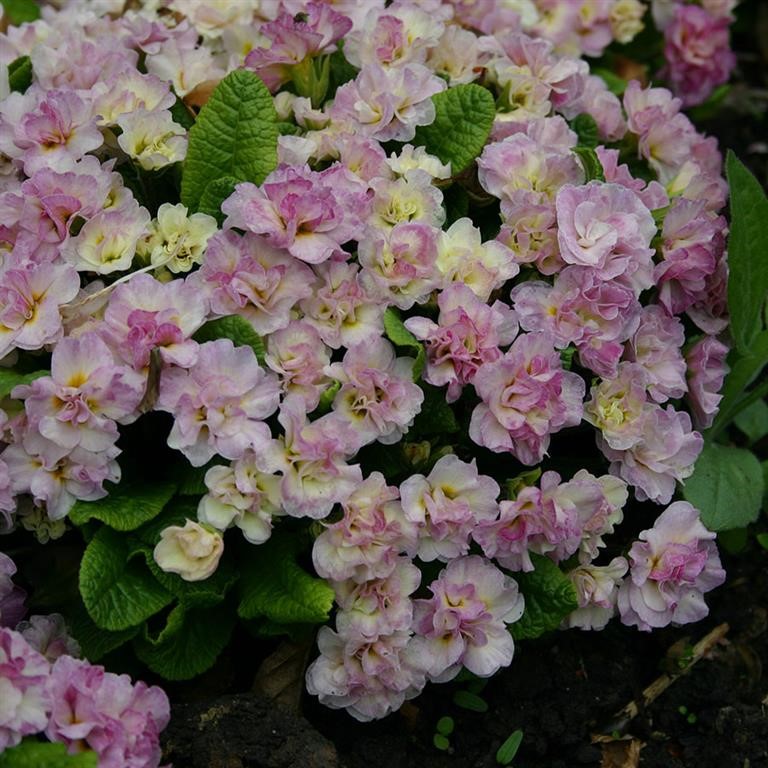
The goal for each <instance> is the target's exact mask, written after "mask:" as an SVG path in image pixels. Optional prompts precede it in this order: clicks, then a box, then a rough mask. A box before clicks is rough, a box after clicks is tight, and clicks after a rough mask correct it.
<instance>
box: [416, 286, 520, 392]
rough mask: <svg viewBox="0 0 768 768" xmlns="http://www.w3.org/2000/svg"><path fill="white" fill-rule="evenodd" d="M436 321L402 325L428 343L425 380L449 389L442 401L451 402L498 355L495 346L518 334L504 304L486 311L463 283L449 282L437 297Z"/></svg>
mask: <svg viewBox="0 0 768 768" xmlns="http://www.w3.org/2000/svg"><path fill="white" fill-rule="evenodd" d="M437 304H438V307H439V308H440V314H439V315H438V318H437V323H434V322H432V321H431V320H429V319H427V318H426V317H413V318H410V319H408V320H406V321H405V327H406V328H407V329H408V330H409V331H411V333H413V335H414V336H416V338H417V339H421V340H422V341H426V344H427V369H426V372H425V374H424V378H425V380H426V381H428V382H429V383H430V384H432V385H434V386H436V387H442V386H445V385H446V384H447V385H448V391H447V394H446V400H447V401H448V402H449V403H452V402H454V401H455V400H457V399H458V398H459V396H460V395H461V390H462V388H463V387H464V386H465V385H466V384H469V383H471V382H472V380H473V379H474V376H475V373H476V372H477V369H478V368H479V367H480V366H481V365H482V364H483V363H486V362H492V361H494V360H497V359H498V358H500V357H501V355H502V353H501V350H500V349H499V346H506V345H507V344H510V343H511V342H512V341H513V339H514V338H515V336H516V335H517V330H518V328H517V318H516V317H515V313H514V312H512V310H511V309H510V308H509V307H508V306H507V305H506V304H504V303H503V302H501V301H495V302H494V303H493V304H492V305H491V306H490V307H489V306H488V305H487V304H486V303H485V302H483V301H480V300H479V299H478V298H477V296H476V295H475V294H474V292H473V291H472V290H471V289H470V288H468V287H467V286H466V285H464V284H462V283H452V284H451V285H449V286H448V287H447V288H445V289H444V290H443V291H441V292H440V294H439V295H438V298H437Z"/></svg>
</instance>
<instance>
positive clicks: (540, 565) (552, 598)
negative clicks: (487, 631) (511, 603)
mask: <svg viewBox="0 0 768 768" xmlns="http://www.w3.org/2000/svg"><path fill="white" fill-rule="evenodd" d="M531 560H532V561H533V565H534V568H535V570H533V571H531V572H529V573H523V572H520V573H515V574H514V578H515V581H517V585H518V586H519V587H520V592H521V593H522V594H523V596H524V597H525V612H524V613H523V616H522V618H521V619H520V620H519V621H517V622H515V623H514V624H513V625H512V627H511V629H512V636H513V637H514V638H515V639H516V640H530V639H532V638H534V637H539V636H541V635H543V634H544V633H545V632H551V631H552V630H555V629H557V628H558V627H559V626H560V622H561V621H562V620H563V619H564V618H565V617H566V616H567V615H568V614H569V613H571V611H575V610H576V608H578V607H579V604H578V601H577V600H576V589H575V587H574V586H573V584H572V582H571V581H570V579H569V578H568V577H567V576H566V575H565V574H564V573H563V572H562V571H561V570H560V569H559V568H558V567H557V566H556V565H555V564H554V563H553V562H552V561H551V560H550V559H549V558H548V557H543V556H542V555H536V554H531Z"/></svg>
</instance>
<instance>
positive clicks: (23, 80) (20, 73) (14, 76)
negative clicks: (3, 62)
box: [8, 56, 32, 93]
mask: <svg viewBox="0 0 768 768" xmlns="http://www.w3.org/2000/svg"><path fill="white" fill-rule="evenodd" d="M30 85H32V59H30V58H29V56H19V58H18V59H14V60H13V61H12V62H11V63H10V64H9V65H8V86H9V87H10V89H11V90H12V91H18V92H19V93H24V92H25V91H26V90H27V88H29V86H30Z"/></svg>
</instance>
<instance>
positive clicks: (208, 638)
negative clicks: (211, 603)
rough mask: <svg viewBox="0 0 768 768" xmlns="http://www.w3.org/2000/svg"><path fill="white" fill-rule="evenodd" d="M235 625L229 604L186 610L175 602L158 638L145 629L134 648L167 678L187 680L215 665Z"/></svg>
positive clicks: (141, 657)
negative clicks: (175, 604)
mask: <svg viewBox="0 0 768 768" xmlns="http://www.w3.org/2000/svg"><path fill="white" fill-rule="evenodd" d="M234 625H235V615H234V611H233V610H232V608H231V606H228V605H219V606H216V607H214V608H205V609H197V610H187V609H185V608H184V607H183V606H180V605H178V606H176V607H175V608H174V609H173V610H172V611H171V612H170V614H169V615H168V622H167V624H166V626H165V628H164V629H163V631H162V632H161V633H160V635H159V636H158V637H156V638H153V637H151V636H150V635H149V633H148V632H146V630H145V631H144V633H143V634H142V635H141V636H140V637H138V638H136V640H134V643H133V647H134V650H135V651H136V655H137V656H138V657H139V659H141V661H143V662H144V663H145V664H146V665H147V666H148V667H149V668H150V669H151V670H152V671H153V672H156V673H157V674H158V675H161V676H162V677H164V678H165V679H166V680H189V679H190V678H193V677H196V676H197V675H199V674H202V673H203V672H205V671H206V670H207V669H210V667H212V666H213V665H214V663H215V662H216V659H217V658H218V656H219V654H220V653H221V652H222V651H223V650H224V648H225V647H226V645H227V643H228V642H229V638H230V636H231V635H232V629H233V628H234Z"/></svg>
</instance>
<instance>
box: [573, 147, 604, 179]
mask: <svg viewBox="0 0 768 768" xmlns="http://www.w3.org/2000/svg"><path fill="white" fill-rule="evenodd" d="M573 151H574V152H575V153H576V155H577V156H578V158H579V160H580V161H581V164H582V166H584V174H585V176H586V181H594V180H597V181H605V171H603V164H602V163H601V162H600V158H599V157H598V156H597V152H595V150H594V149H592V148H591V147H581V146H579V147H574V148H573Z"/></svg>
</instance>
